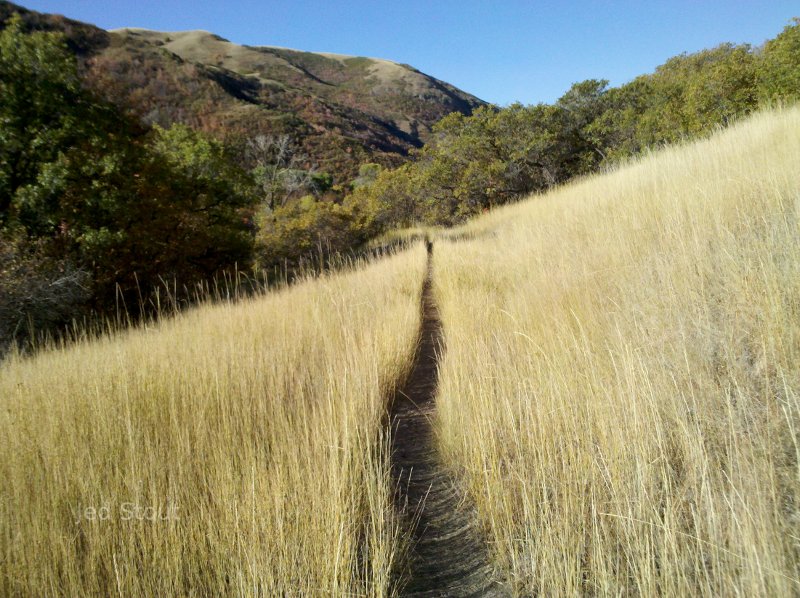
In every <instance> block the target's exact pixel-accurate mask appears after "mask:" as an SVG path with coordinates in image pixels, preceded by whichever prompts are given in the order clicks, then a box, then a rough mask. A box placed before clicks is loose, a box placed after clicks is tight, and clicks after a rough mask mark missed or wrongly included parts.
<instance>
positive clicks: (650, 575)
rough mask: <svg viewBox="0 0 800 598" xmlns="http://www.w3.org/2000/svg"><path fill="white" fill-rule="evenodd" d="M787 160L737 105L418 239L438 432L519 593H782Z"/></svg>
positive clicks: (793, 507)
mask: <svg viewBox="0 0 800 598" xmlns="http://www.w3.org/2000/svg"><path fill="white" fill-rule="evenodd" d="M798 165H800V110H798V109H791V110H785V111H779V112H773V113H766V114H760V115H757V116H756V117H754V118H752V119H750V120H748V121H746V122H743V123H740V124H738V125H736V126H734V127H732V128H731V129H729V130H727V131H724V132H721V133H719V134H717V135H715V136H714V137H713V138H711V139H709V140H705V141H702V142H699V143H696V144H692V145H689V146H685V147H678V148H672V149H668V150H666V151H662V152H659V153H657V154H655V155H652V156H648V157H645V158H643V159H641V160H640V161H638V162H635V163H633V164H630V165H628V166H626V167H624V168H621V169H619V170H618V171H616V172H613V173H610V174H608V175H604V176H599V177H594V178H591V179H587V180H584V181H580V182H578V183H576V184H573V185H569V186H566V187H564V188H562V189H559V190H557V191H554V192H553V193H550V194H547V195H545V196H542V197H534V198H532V199H530V200H529V201H527V202H525V203H522V204H518V205H515V206H511V207H507V208H505V209H502V210H498V211H496V212H493V213H491V214H489V215H487V216H486V217H484V218H481V219H479V220H477V221H475V222H474V223H472V224H470V225H469V226H467V227H466V228H465V230H464V233H465V236H466V237H469V236H470V235H472V236H474V237H475V238H474V240H471V241H463V242H451V243H448V242H440V243H439V247H438V249H437V251H436V254H435V258H434V280H435V281H436V292H437V296H438V299H439V302H440V309H441V313H442V318H443V322H444V329H445V330H444V332H445V338H446V339H447V353H446V355H445V356H444V360H443V363H442V366H441V368H442V369H441V378H440V389H439V394H440V396H439V413H438V422H437V425H438V434H439V442H440V445H441V447H442V449H443V450H444V452H445V454H446V456H447V459H448V461H449V463H450V464H451V465H452V466H453V468H455V469H456V470H458V471H459V472H460V473H461V474H462V476H463V479H464V480H465V481H466V483H467V484H468V486H469V488H470V491H471V493H472V494H473V495H474V496H475V498H476V500H477V502H478V505H479V511H480V518H481V521H482V523H483V525H484V526H485V528H486V529H487V530H488V533H489V537H490V538H491V541H492V542H493V546H492V548H493V551H494V555H495V558H496V560H497V563H498V564H499V565H500V566H501V567H502V569H503V570H504V571H506V573H507V575H508V576H509V578H510V580H511V581H512V582H513V585H514V587H515V589H516V590H517V591H518V592H519V593H521V594H523V595H531V594H533V593H534V592H538V593H539V594H540V595H546V596H553V595H575V594H582V593H586V594H597V595H642V596H654V595H664V596H681V595H682V596H695V595H705V596H732V595H740V596H765V595H771V596H779V595H781V596H788V595H798V593H800V558H799V556H800V504H798V501H799V500H800V478H799V477H798V476H799V473H798V457H799V455H800V452H799V451H800V447H799V446H798V429H800V220H799V218H800V169H798Z"/></svg>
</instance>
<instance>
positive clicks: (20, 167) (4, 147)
mask: <svg viewBox="0 0 800 598" xmlns="http://www.w3.org/2000/svg"><path fill="white" fill-rule="evenodd" d="M245 187H246V184H245V182H244V179H243V178H242V176H241V173H240V172H239V171H238V169H237V167H236V166H234V165H233V163H232V162H231V160H230V159H229V157H228V156H227V155H226V151H225V149H224V148H223V147H222V146H220V145H219V144H218V143H216V142H214V141H211V140H209V139H206V138H204V137H203V136H201V135H200V134H198V133H195V132H193V131H191V130H189V129H186V128H184V127H178V126H176V127H173V128H171V129H169V130H163V129H159V128H155V129H152V130H149V129H147V128H145V127H143V126H142V125H140V124H139V123H138V122H136V121H134V120H131V118H129V117H127V116H125V115H124V114H122V113H120V111H119V110H118V109H117V108H115V107H114V106H113V105H111V104H109V103H107V102H104V101H102V100H99V99H98V98H96V97H94V96H93V95H92V94H91V93H90V92H88V91H87V90H86V89H85V88H84V87H83V86H82V83H81V80H80V77H79V76H78V71H77V65H76V61H75V58H74V57H73V55H72V54H71V53H70V52H69V51H68V50H67V48H66V46H65V45H64V43H63V39H62V38H61V37H60V36H58V35H56V34H53V33H44V32H32V33H25V32H24V31H23V28H22V23H21V20H19V19H12V20H11V22H10V23H9V24H8V26H7V27H6V28H5V29H4V30H3V31H2V32H0V235H2V236H0V242H2V251H1V252H0V253H2V259H1V260H0V297H1V298H2V299H3V304H4V305H3V309H2V310H0V312H1V313H0V319H2V320H3V321H2V322H0V329H2V331H3V333H4V335H5V336H6V337H7V336H8V335H9V334H10V333H12V332H15V331H16V333H19V331H21V330H27V329H30V328H33V329H34V330H42V329H46V328H49V327H51V326H58V325H60V324H63V323H64V321H65V320H67V321H68V320H69V319H70V318H71V317H74V316H76V315H78V314H80V313H81V312H82V311H84V310H88V309H93V310H96V311H100V312H103V311H105V310H107V309H108V308H109V306H111V305H113V304H114V303H115V300H116V299H117V298H118V297H121V298H123V299H125V298H126V297H128V298H131V299H133V298H138V297H139V296H141V294H142V293H144V294H146V293H147V292H149V291H150V290H151V289H153V288H155V287H157V286H158V285H159V284H162V281H163V280H170V281H172V280H177V281H179V282H180V283H181V284H187V285H188V284H192V283H194V282H196V281H198V280H202V279H205V278H207V277H209V276H213V275H215V274H216V273H218V272H220V271H221V270H224V269H225V268H228V267H231V266H233V264H235V263H236V262H240V263H242V264H246V263H248V262H249V260H250V258H251V247H252V238H251V234H250V231H249V230H248V226H247V213H246V212H244V211H243V208H245V207H246V206H248V205H249V204H250V199H249V197H248V196H247V194H246V193H245V192H244V189H245ZM78 273H80V275H78ZM67 288H69V289H71V290H70V291H69V292H68V293H67V294H66V295H65V292H66V291H65V289H67ZM47 305H50V306H57V309H50V310H49V315H47V317H44V316H41V315H39V314H40V313H41V312H42V308H41V306H47ZM27 324H30V326H28V325H27ZM9 331H11V332H9Z"/></svg>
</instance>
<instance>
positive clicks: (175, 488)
mask: <svg viewBox="0 0 800 598" xmlns="http://www.w3.org/2000/svg"><path fill="white" fill-rule="evenodd" d="M424 268H425V258H424V249H422V248H421V247H417V248H416V249H414V250H411V251H409V252H406V253H403V254H400V255H397V256H393V257H390V258H388V259H385V260H383V261H381V262H380V263H377V264H373V265H370V266H368V267H365V268H360V269H357V270H355V271H353V272H349V273H345V274H340V275H335V276H330V277H323V278H322V279H320V280H317V281H309V282H306V283H303V284H300V285H298V286H295V287H293V288H290V289H286V290H284V291H281V292H277V293H274V294H271V295H267V296H265V297H263V298H258V299H254V300H248V301H244V302H241V303H238V304H225V305H217V306H207V307H202V308H199V309H196V310H192V311H190V312H187V313H185V314H183V315H180V316H178V317H176V318H175V319H173V320H170V321H166V322H164V323H162V324H159V325H155V326H151V327H148V328H146V329H135V330H131V331H128V332H126V333H122V334H119V335H114V336H112V337H110V338H104V339H101V340H99V341H93V342H82V343H79V344H77V345H76V346H72V347H70V348H68V349H65V350H48V351H45V352H43V353H42V354H40V355H38V356H36V357H35V358H32V359H19V358H16V359H12V360H11V361H9V362H7V363H5V364H3V365H2V367H1V368H0V480H2V481H1V482H0V595H3V596H14V595H30V596H52V595H65V596H79V595H81V596H110V595H118V596H179V595H184V596H190V595H194V596H221V595H237V596H239V595H242V596H275V595H281V594H283V595H302V596H314V595H320V596H328V595H354V594H358V595H370V596H380V595H384V594H386V592H387V588H388V581H389V574H390V568H391V566H392V563H393V559H394V558H395V552H396V551H397V550H398V546H400V545H401V544H402V543H401V542H400V540H401V538H400V532H399V530H398V527H397V523H396V522H395V519H394V517H393V515H392V513H393V510H392V503H391V493H390V483H389V481H388V480H389V473H388V456H387V453H386V442H385V440H386V439H385V438H383V437H382V433H383V432H382V426H383V423H384V422H383V420H382V418H383V417H384V413H385V405H384V399H385V398H386V396H387V394H388V392H389V391H390V387H391V386H392V385H393V384H394V382H395V381H396V380H398V379H399V378H400V377H401V376H402V375H403V372H404V370H405V368H407V367H408V364H409V363H410V361H411V356H412V353H413V350H414V344H415V340H416V334H417V328H418V325H419V313H418V309H419V308H418V301H419V293H420V288H421V284H422V279H423V273H424ZM137 508H138V509H142V510H141V511H137V510H136V509H137ZM147 508H151V509H152V508H155V509H160V512H159V513H154V512H153V511H146V510H144V509H147ZM92 509H97V511H96V512H94V511H92ZM101 509H102V510H101ZM154 515H155V516H158V515H160V516H162V517H163V518H164V519H165V520H159V521H152V520H151V518H152V517H153V516H154ZM98 517H102V518H98Z"/></svg>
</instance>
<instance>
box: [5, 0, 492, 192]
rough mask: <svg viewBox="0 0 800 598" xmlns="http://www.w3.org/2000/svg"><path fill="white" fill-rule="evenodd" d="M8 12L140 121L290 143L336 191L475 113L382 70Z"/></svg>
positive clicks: (463, 96) (441, 92)
mask: <svg viewBox="0 0 800 598" xmlns="http://www.w3.org/2000/svg"><path fill="white" fill-rule="evenodd" d="M12 12H19V13H21V14H22V15H23V19H24V21H25V23H26V24H27V25H28V26H29V27H31V28H36V29H48V30H58V31H63V32H64V33H65V34H66V36H67V38H68V42H69V45H70V47H71V48H72V49H73V50H74V51H75V52H76V54H78V55H79V56H80V58H81V61H82V64H83V66H84V73H85V77H86V81H87V84H88V85H90V86H91V87H94V88H95V89H97V90H98V91H99V92H101V93H102V94H103V95H105V96H107V97H109V98H111V99H113V100H114V101H115V102H116V103H118V104H121V105H123V106H125V107H126V108H128V109H129V110H131V111H134V112H136V113H137V114H139V115H140V116H141V117H142V118H143V120H145V121H146V122H148V123H155V124H159V125H161V126H168V125H170V124H172V123H174V122H181V123H185V124H188V125H190V126H193V127H195V128H199V129H202V130H204V131H207V132H211V133H214V134H215V135H217V136H219V137H224V138H226V139H227V140H234V141H235V140H244V139H246V138H247V137H252V136H254V135H257V134H265V135H289V136H290V137H291V138H292V140H293V141H294V142H295V144H297V146H298V149H299V151H300V153H301V154H304V155H305V156H306V157H307V159H306V162H307V165H308V166H315V167H316V168H317V169H319V170H320V171H327V172H329V173H331V174H333V175H334V179H335V181H336V182H345V181H346V180H349V179H351V178H353V177H354V176H355V175H356V173H357V170H358V166H359V165H360V164H362V163H364V162H369V161H374V162H379V163H382V164H384V165H387V166H388V165H397V164H399V163H401V162H403V161H404V159H405V157H406V156H407V155H408V152H409V151H410V150H411V149H412V148H416V147H420V146H422V144H423V143H424V142H425V141H426V140H427V139H428V137H429V134H430V131H431V127H432V126H433V125H434V123H436V122H437V121H438V120H439V119H441V118H442V117H443V116H446V115H447V114H449V113H451V112H461V113H463V114H471V113H472V111H473V110H474V109H475V108H477V107H479V106H482V105H484V104H485V102H483V101H481V100H479V99H478V98H476V97H474V96H472V95H470V94H468V93H465V92H463V91H461V90H459V89H457V88H455V87H453V86H452V85H449V84H448V83H445V82H443V81H439V80H438V79H435V78H433V77H431V76H429V75H426V74H424V73H422V72H420V71H418V70H417V69H415V68H413V67H411V66H409V65H405V64H398V63H396V62H392V61H389V60H382V59H376V58H364V57H357V56H344V55H339V54H325V53H314V52H302V51H297V50H290V49H286V48H277V47H270V46H244V45H239V44H235V43H233V42H230V41H228V40H226V39H224V38H222V37H219V36H217V35H214V34H213V33H209V32H207V31H182V32H160V31H150V30H146V29H132V28H129V29H118V30H113V31H104V30H102V29H99V28H97V27H94V26H93V25H89V24H86V23H80V22H78V21H74V20H71V19H67V18H65V17H62V16H58V15H47V14H41V13H36V12H33V11H29V10H26V9H24V8H21V7H19V6H16V5H14V4H11V3H8V2H2V3H0V20H2V21H3V22H4V21H5V20H6V19H7V18H8V16H9V15H10V14H11V13H12Z"/></svg>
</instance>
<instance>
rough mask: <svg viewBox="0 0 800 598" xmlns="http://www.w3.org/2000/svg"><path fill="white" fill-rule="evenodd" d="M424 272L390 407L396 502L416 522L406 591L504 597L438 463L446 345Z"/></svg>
mask: <svg viewBox="0 0 800 598" xmlns="http://www.w3.org/2000/svg"><path fill="white" fill-rule="evenodd" d="M432 257H433V246H432V244H430V243H429V244H428V273H427V277H426V279H425V283H424V286H423V289H422V306H421V308H422V326H421V331H420V341H419V346H418V348H417V353H416V356H415V359H414V363H413V365H412V369H411V373H410V374H409V377H408V379H407V381H406V383H405V386H404V387H403V388H402V389H400V390H399V391H398V392H397V394H396V396H395V397H394V400H393V402H392V404H391V408H390V417H391V419H390V421H391V426H392V427H391V442H392V478H393V482H394V485H395V489H396V492H395V503H396V506H397V508H398V509H399V511H400V512H401V514H402V516H403V519H404V521H405V523H406V524H407V525H408V526H409V527H410V528H412V529H413V536H412V545H411V547H410V550H409V559H408V562H407V563H405V570H404V571H401V572H399V573H400V574H402V575H405V577H406V579H407V582H408V583H407V584H406V585H405V586H404V592H403V595H405V596H454V597H455V596H505V595H507V592H506V591H505V590H504V588H503V586H502V585H500V584H499V583H497V582H496V581H495V580H494V578H493V574H492V568H491V566H490V564H489V556H488V551H487V547H486V543H485V541H484V539H483V538H482V535H481V533H480V531H479V530H478V528H477V525H476V518H475V510H474V507H473V506H472V505H471V504H470V502H469V501H468V500H467V497H466V495H465V494H464V492H463V491H462V490H461V489H460V488H458V486H457V485H456V484H455V482H454V480H453V479H452V478H451V477H450V476H449V475H448V473H447V472H446V471H445V470H444V469H443V467H442V465H441V460H440V458H439V455H438V453H437V450H436V446H435V444H436V443H435V438H434V434H433V426H432V421H431V418H432V416H433V414H434V412H435V409H436V405H435V398H436V387H437V382H438V363H439V359H440V358H441V355H442V352H443V351H444V337H443V333H442V322H441V320H440V319H439V311H438V309H437V307H436V303H435V301H434V298H433V290H432V282H431V273H432V269H431V263H432Z"/></svg>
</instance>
